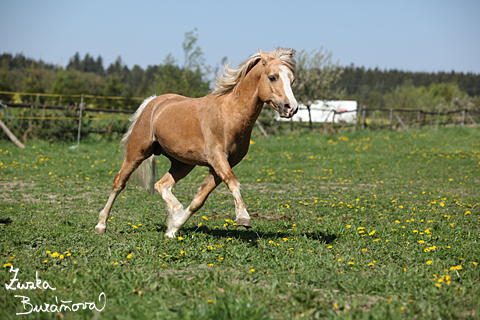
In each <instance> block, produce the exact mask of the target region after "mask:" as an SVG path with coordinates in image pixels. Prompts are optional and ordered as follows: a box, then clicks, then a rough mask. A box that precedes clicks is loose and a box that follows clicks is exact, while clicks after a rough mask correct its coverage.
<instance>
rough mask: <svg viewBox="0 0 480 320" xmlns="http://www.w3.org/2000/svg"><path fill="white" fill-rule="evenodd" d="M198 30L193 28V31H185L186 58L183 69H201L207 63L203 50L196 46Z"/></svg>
mask: <svg viewBox="0 0 480 320" xmlns="http://www.w3.org/2000/svg"><path fill="white" fill-rule="evenodd" d="M196 32H197V28H195V29H193V30H192V31H189V32H185V39H184V40H183V43H182V47H183V53H184V59H185V60H184V62H183V70H185V71H186V70H190V71H197V70H201V69H202V68H203V67H204V65H205V59H204V58H203V51H202V49H201V48H200V47H199V46H196V44H197V41H198V35H197V34H196Z"/></svg>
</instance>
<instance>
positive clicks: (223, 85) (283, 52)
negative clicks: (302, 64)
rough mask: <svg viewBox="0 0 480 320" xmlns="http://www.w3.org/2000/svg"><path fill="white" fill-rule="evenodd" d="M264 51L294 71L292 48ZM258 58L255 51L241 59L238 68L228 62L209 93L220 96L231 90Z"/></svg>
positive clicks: (293, 51) (293, 52)
mask: <svg viewBox="0 0 480 320" xmlns="http://www.w3.org/2000/svg"><path fill="white" fill-rule="evenodd" d="M265 53H266V54H267V55H268V56H269V57H271V58H275V59H279V60H280V61H281V62H282V63H283V64H284V65H285V66H287V67H288V68H289V69H290V70H292V72H295V59H293V55H294V54H295V50H294V49H284V48H275V49H274V50H273V51H268V52H265ZM259 60H260V53H259V52H257V53H255V54H253V55H251V56H250V58H248V59H247V60H245V61H243V62H242V63H241V64H240V66H239V67H238V69H233V68H231V67H230V64H231V62H229V63H228V64H227V65H226V66H225V67H224V68H223V72H222V74H221V75H218V76H217V79H216V80H215V85H214V86H213V89H212V91H211V92H210V94H213V95H218V96H220V95H224V94H227V93H229V92H231V91H232V90H233V89H234V88H235V87H236V86H237V84H238V83H240V82H241V81H242V80H243V79H244V78H245V76H246V74H247V73H248V72H249V71H250V70H251V69H252V68H253V67H254V66H255V64H256V63H257V62H258V61H259Z"/></svg>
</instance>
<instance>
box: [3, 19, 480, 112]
mask: <svg viewBox="0 0 480 320" xmlns="http://www.w3.org/2000/svg"><path fill="white" fill-rule="evenodd" d="M197 40H198V35H197V33H196V29H195V30H193V31H190V32H186V33H185V39H184V42H183V44H182V46H183V50H184V56H185V57H184V61H183V64H182V65H180V63H179V62H178V61H176V60H175V59H174V58H173V56H172V55H171V54H169V55H167V56H166V57H165V59H164V60H163V62H162V63H161V64H158V65H150V66H148V67H146V68H145V69H143V68H142V67H140V66H138V65H135V66H133V67H132V68H128V66H127V65H125V64H124V62H123V61H122V59H121V57H118V58H117V59H116V61H114V62H113V63H111V64H110V65H108V66H107V67H106V68H105V67H104V62H103V59H102V57H101V56H98V57H96V58H95V57H93V56H91V55H89V54H88V53H87V54H85V56H83V57H81V56H80V54H79V53H78V52H77V53H75V54H74V56H73V57H72V58H71V59H70V60H69V62H68V64H67V66H66V67H65V68H63V67H59V66H56V65H53V64H49V63H45V62H43V61H41V60H35V59H30V58H27V57H25V56H24V55H23V54H16V55H12V54H9V53H3V54H1V55H0V91H10V92H25V93H50V94H60V95H65V96H64V97H61V98H56V97H55V98H52V97H35V96H33V97H32V96H26V95H24V96H21V95H10V94H0V100H3V101H15V102H19V101H23V102H27V101H31V100H32V99H37V102H40V103H48V104H74V103H78V98H71V97H68V95H78V94H80V93H84V94H88V95H93V96H115V97H123V98H124V99H122V100H115V101H113V100H108V99H90V100H89V101H88V102H87V103H89V104H91V105H94V106H95V107H115V108H127V109H135V108H136V107H137V106H138V101H134V100H132V99H131V98H132V97H147V96H150V95H152V94H157V95H159V94H163V93H169V92H172V93H178V94H182V95H186V96H190V97H200V96H204V95H206V94H208V92H209V90H210V88H211V86H212V84H213V81H212V79H213V76H214V75H215V73H216V72H212V71H213V68H211V67H209V66H207V65H205V63H204V58H203V52H202V50H201V48H200V47H199V46H198V45H197ZM223 62H224V61H223ZM297 62H298V65H297V74H296V77H297V81H296V82H295V84H294V92H295V95H296V96H297V100H299V102H301V103H303V104H306V105H307V106H309V105H311V103H312V102H314V101H315V100H333V99H349V100H356V101H358V102H359V104H360V105H364V106H369V107H392V108H396V107H399V108H424V109H438V108H439V107H440V108H444V109H445V108H447V109H448V108H479V107H480V74H474V73H463V72H454V71H452V72H435V73H434V72H432V73H427V72H408V71H400V70H380V69H378V68H375V69H366V68H364V67H356V66H354V65H350V66H347V67H341V66H339V64H338V62H337V63H334V62H333V61H332V53H331V52H329V51H328V50H323V48H321V49H320V50H318V51H312V52H306V51H304V50H302V51H300V52H298V54H297ZM212 74H213V76H212ZM38 100H40V101H38Z"/></svg>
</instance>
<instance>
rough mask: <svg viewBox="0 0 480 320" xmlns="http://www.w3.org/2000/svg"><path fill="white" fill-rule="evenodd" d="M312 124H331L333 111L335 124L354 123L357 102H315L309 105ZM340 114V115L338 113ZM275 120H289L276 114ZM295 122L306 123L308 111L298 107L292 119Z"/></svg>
mask: <svg viewBox="0 0 480 320" xmlns="http://www.w3.org/2000/svg"><path fill="white" fill-rule="evenodd" d="M310 111H311V113H312V122H332V118H333V114H334V111H335V112H336V114H335V123H342V122H343V123H354V122H355V120H356V118H357V101H349V100H338V101H320V100H319V101H315V103H314V104H312V105H311V107H310ZM339 112H342V113H339ZM275 119H276V120H278V121H290V119H286V118H280V116H279V115H278V114H277V115H276V116H275ZM292 121H296V122H308V121H309V118H308V109H307V107H305V106H304V105H302V104H301V105H300V106H299V108H298V112H297V114H295V115H294V116H293V118H292Z"/></svg>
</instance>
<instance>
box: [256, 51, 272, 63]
mask: <svg viewBox="0 0 480 320" xmlns="http://www.w3.org/2000/svg"><path fill="white" fill-rule="evenodd" d="M258 52H260V58H262V64H263V66H264V67H265V66H266V65H267V64H268V63H269V62H270V60H271V58H270V57H269V56H267V54H265V52H263V51H262V49H258Z"/></svg>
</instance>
